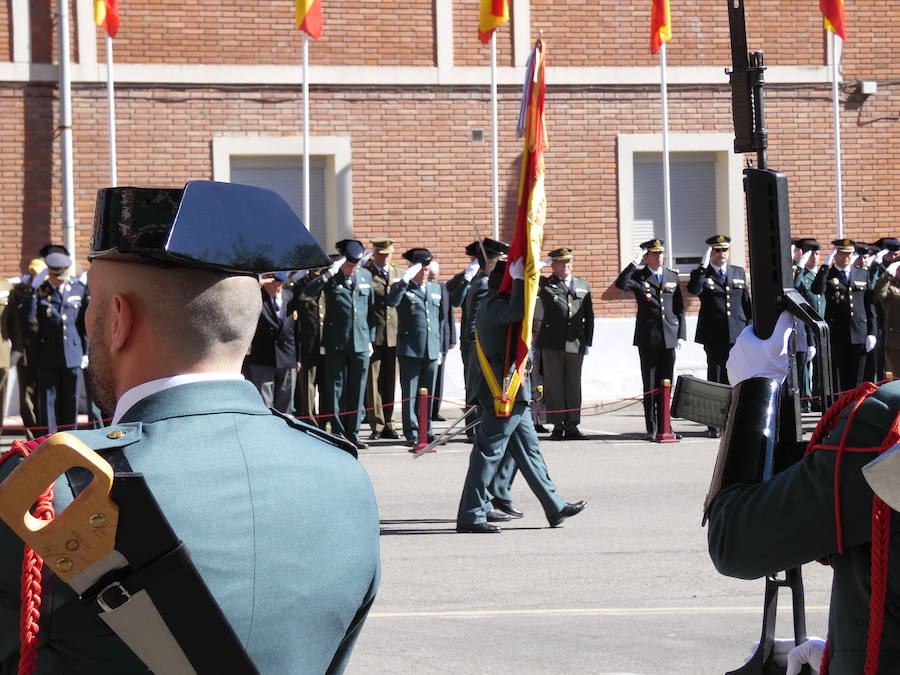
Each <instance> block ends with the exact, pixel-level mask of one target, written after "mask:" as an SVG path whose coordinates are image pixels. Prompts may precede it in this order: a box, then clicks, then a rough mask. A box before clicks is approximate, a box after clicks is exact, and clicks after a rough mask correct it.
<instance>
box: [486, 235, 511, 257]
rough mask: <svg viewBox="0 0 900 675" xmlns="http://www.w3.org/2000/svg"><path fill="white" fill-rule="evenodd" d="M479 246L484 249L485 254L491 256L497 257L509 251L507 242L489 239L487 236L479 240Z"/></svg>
mask: <svg viewBox="0 0 900 675" xmlns="http://www.w3.org/2000/svg"><path fill="white" fill-rule="evenodd" d="M481 247H482V248H483V249H484V253H485V255H487V256H491V257H497V256H501V255H506V254H507V253H509V244H507V243H506V242H502V241H497V240H496V239H489V238H488V237H485V238H484V239H482V240H481Z"/></svg>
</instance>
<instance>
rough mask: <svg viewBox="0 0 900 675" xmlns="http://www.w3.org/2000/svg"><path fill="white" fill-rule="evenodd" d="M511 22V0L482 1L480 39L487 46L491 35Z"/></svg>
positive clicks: (479, 21)
mask: <svg viewBox="0 0 900 675" xmlns="http://www.w3.org/2000/svg"><path fill="white" fill-rule="evenodd" d="M507 21H509V0H481V12H480V14H479V17H478V39H479V40H481V41H482V42H484V43H485V44H487V43H488V42H490V41H491V35H493V34H494V31H495V30H496V29H497V28H499V27H500V26H501V25H503V24H504V23H506V22H507Z"/></svg>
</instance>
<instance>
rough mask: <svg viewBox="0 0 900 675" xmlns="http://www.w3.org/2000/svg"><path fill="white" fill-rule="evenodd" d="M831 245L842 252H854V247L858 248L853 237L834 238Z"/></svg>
mask: <svg viewBox="0 0 900 675" xmlns="http://www.w3.org/2000/svg"><path fill="white" fill-rule="evenodd" d="M831 245H832V246H834V247H835V248H836V249H837V250H838V251H840V252H842V253H853V249H854V248H856V242H855V241H853V240H852V239H834V240H833V241H832V242H831Z"/></svg>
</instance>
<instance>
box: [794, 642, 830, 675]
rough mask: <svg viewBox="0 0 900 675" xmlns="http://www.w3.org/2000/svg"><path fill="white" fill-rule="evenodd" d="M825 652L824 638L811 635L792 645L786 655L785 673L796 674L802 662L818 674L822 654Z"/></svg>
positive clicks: (815, 674) (814, 673)
mask: <svg viewBox="0 0 900 675" xmlns="http://www.w3.org/2000/svg"><path fill="white" fill-rule="evenodd" d="M824 653H825V640H823V639H822V638H819V637H811V638H809V639H808V640H807V641H806V642H804V643H802V644H799V645H797V646H796V647H794V648H793V649H792V650H791V651H790V652H788V655H787V670H786V671H785V675H798V673H799V672H800V668H801V667H802V666H803V665H804V664H809V667H810V669H811V670H812V672H813V675H819V670H820V669H821V668H822V655H823V654H824Z"/></svg>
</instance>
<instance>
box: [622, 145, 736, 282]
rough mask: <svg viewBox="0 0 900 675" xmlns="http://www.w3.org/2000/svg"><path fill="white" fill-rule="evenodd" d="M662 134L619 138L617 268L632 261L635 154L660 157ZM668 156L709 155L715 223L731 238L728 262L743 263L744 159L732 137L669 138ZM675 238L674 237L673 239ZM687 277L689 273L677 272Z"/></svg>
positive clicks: (685, 271)
mask: <svg viewBox="0 0 900 675" xmlns="http://www.w3.org/2000/svg"><path fill="white" fill-rule="evenodd" d="M662 145H663V143H662V134H619V136H618V157H619V162H618V164H619V173H618V180H619V263H620V265H619V267H620V269H621V268H624V267H625V266H626V265H627V264H628V263H629V262H630V261H631V260H632V258H634V250H633V248H632V246H633V244H632V241H633V234H632V233H633V229H634V154H635V153H637V152H658V153H662ZM669 151H670V152H707V153H708V152H712V153H714V154H715V171H716V223H717V224H718V225H719V227H720V229H722V230H724V231H723V232H722V234H726V235H728V236H729V237H731V257H730V261H731V262H732V263H734V264H735V265H740V266H744V265H745V263H746V255H747V247H746V241H745V237H744V229H745V228H744V220H745V218H744V213H745V209H744V190H743V182H742V180H743V174H742V171H743V162H744V156H743V155H738V154H735V153H734V135H733V134H669ZM673 236H674V235H673ZM679 272H681V273H682V275H683V276H687V275H688V274H689V273H690V270H679Z"/></svg>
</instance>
